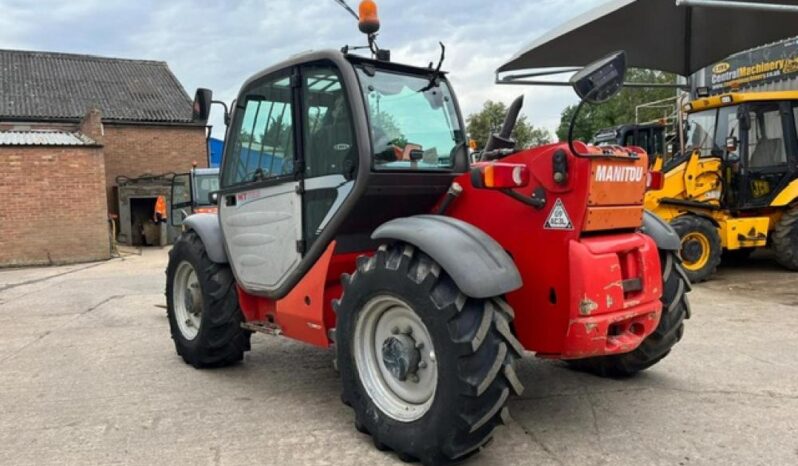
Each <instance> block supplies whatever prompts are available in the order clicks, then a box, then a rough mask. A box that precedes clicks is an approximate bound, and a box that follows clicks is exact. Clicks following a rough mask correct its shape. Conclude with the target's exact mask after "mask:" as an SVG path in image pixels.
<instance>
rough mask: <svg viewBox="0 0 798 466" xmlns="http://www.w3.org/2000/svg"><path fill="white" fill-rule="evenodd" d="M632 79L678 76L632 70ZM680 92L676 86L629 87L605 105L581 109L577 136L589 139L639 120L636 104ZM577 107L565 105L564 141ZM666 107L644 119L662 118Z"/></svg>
mask: <svg viewBox="0 0 798 466" xmlns="http://www.w3.org/2000/svg"><path fill="white" fill-rule="evenodd" d="M626 80H627V81H629V82H645V83H666V84H673V83H675V82H676V77H675V75H673V74H670V73H662V72H660V71H652V70H639V69H632V70H629V71H628V72H627V73H626ZM675 95H676V90H675V89H673V88H651V87H646V88H631V87H626V88H624V89H623V90H621V92H620V93H618V95H616V96H615V97H613V98H612V99H611V100H609V101H608V102H604V103H602V104H596V105H591V104H585V105H584V106H582V110H581V111H580V112H579V116H578V117H577V120H576V123H575V125H574V139H578V140H582V141H589V140H590V139H591V138H592V137H593V135H594V134H596V131H598V130H600V129H602V128H608V127H611V126H617V125H622V124H627V123H634V122H635V107H637V106H638V105H640V104H644V103H647V102H653V101H655V100H661V99H667V98H669V97H673V96H675ZM575 110H576V105H569V106H568V107H565V109H564V110H563V112H562V116H561V117H560V126H559V127H558V128H557V137H558V138H560V140H561V141H565V140H567V139H568V125H569V123H570V122H571V115H573V113H574V111H575ZM662 116H663V109H659V110H648V112H647V113H644V114H641V119H640V122H641V123H642V122H644V121H647V120H652V119H656V118H660V117H662Z"/></svg>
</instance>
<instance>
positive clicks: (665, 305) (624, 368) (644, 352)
mask: <svg viewBox="0 0 798 466" xmlns="http://www.w3.org/2000/svg"><path fill="white" fill-rule="evenodd" d="M661 258H662V283H663V284H664V287H663V288H664V289H663V293H662V298H661V300H662V317H661V318H660V321H659V324H658V325H657V328H656V329H654V332H653V333H652V334H651V335H649V336H648V337H647V338H646V339H645V340H643V342H642V343H641V344H640V346H638V347H637V349H635V350H634V351H632V352H630V353H624V354H618V355H612V356H600V357H596V358H588V359H578V360H572V361H567V363H568V365H569V366H570V367H571V368H573V369H576V370H581V371H584V372H590V373H592V374H595V375H598V376H601V377H628V376H631V375H634V374H636V373H638V372H640V371H642V370H645V369H648V368H649V367H651V366H653V365H654V364H656V363H658V362H659V361H661V360H662V359H663V358H664V357H665V356H667V355H668V354H669V353H670V351H671V348H673V346H674V345H675V344H676V343H678V342H679V340H681V339H682V334H683V333H684V320H685V319H689V318H690V304H689V303H688V301H687V292H689V291H690V281H689V280H688V278H687V275H686V274H685V271H684V269H683V268H682V266H681V264H680V261H679V258H678V257H677V256H676V254H675V253H672V252H668V251H662V252H661Z"/></svg>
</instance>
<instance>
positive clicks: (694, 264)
mask: <svg viewBox="0 0 798 466" xmlns="http://www.w3.org/2000/svg"><path fill="white" fill-rule="evenodd" d="M693 241H694V242H696V243H697V244H698V245H699V246H700V247H701V254H700V256H699V257H698V259H696V260H693V261H689V260H684V261H683V265H684V267H685V268H686V269H688V270H691V271H695V270H701V269H702V268H704V267H705V266H706V265H707V263H708V262H709V255H710V249H709V248H710V247H709V239H708V238H707V237H706V236H704V235H703V234H701V233H699V232H695V231H694V232H690V233H688V234H686V235H684V238H682V249H684V248H685V247H686V246H687V244H688V243H690V242H693ZM682 256H684V254H682Z"/></svg>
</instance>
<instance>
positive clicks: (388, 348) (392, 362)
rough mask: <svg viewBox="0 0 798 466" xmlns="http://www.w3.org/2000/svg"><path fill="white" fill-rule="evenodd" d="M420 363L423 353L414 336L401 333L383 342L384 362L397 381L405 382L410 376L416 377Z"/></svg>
mask: <svg viewBox="0 0 798 466" xmlns="http://www.w3.org/2000/svg"><path fill="white" fill-rule="evenodd" d="M419 361H421V353H420V352H419V351H418V349H416V341H415V340H414V339H413V337H412V336H410V335H407V334H403V333H400V334H398V335H391V336H390V337H388V338H386V339H385V341H383V342H382V362H383V364H385V367H386V368H387V369H388V371H389V372H390V373H391V375H392V376H393V377H394V378H395V379H396V380H399V381H400V382H404V381H405V380H407V377H408V376H409V375H415V374H416V372H417V371H418V363H419Z"/></svg>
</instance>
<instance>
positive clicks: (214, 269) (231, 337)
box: [166, 231, 251, 368]
mask: <svg viewBox="0 0 798 466" xmlns="http://www.w3.org/2000/svg"><path fill="white" fill-rule="evenodd" d="M183 262H187V263H188V264H190V265H191V266H192V267H193V269H194V273H195V274H196V277H197V282H198V283H199V286H200V289H201V293H202V306H201V308H202V312H201V315H200V324H199V329H198V331H197V334H196V336H195V337H193V338H191V339H188V338H186V336H184V335H183V333H182V332H181V330H180V326H179V325H178V322H177V317H176V312H175V303H174V295H175V290H174V284H175V273H176V271H177V269H178V266H179V265H180V264H182V263H183ZM166 314H167V317H168V318H169V329H170V331H171V333H172V339H173V340H174V343H175V349H176V350H177V354H179V355H180V356H181V357H182V358H183V360H184V361H185V362H186V363H188V364H191V365H192V366H194V367H196V368H204V367H222V366H228V365H230V364H233V363H236V362H238V361H241V360H242V359H243V358H244V352H245V351H248V350H249V349H250V341H249V339H250V335H251V332H249V331H247V330H244V329H243V328H241V322H242V314H241V309H240V308H239V306H238V295H237V294H236V289H235V279H234V278H233V274H232V272H231V271H230V267H229V266H228V265H227V264H216V263H214V262H213V261H211V260H210V259H209V258H208V254H207V252H206V251H205V246H204V245H203V244H202V240H201V239H200V237H199V236H198V235H197V233H195V232H194V231H188V232H185V233H183V234H181V235H180V237H178V239H177V240H176V241H175V244H174V246H173V247H172V250H171V251H170V252H169V264H168V266H167V268H166Z"/></svg>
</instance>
